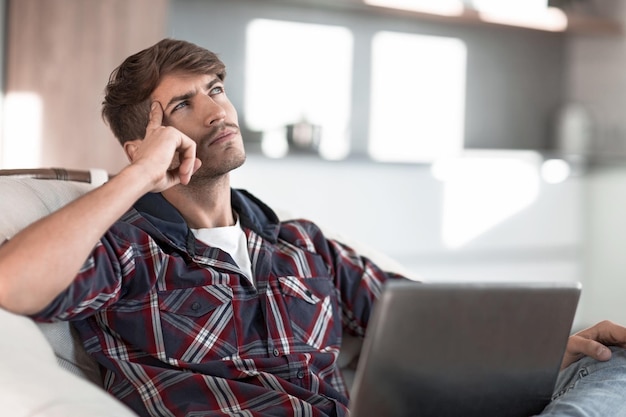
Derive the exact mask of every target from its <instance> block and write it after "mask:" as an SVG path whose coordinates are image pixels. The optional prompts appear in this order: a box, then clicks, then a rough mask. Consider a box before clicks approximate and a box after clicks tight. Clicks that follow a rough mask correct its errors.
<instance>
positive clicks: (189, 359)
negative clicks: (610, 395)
mask: <svg viewBox="0 0 626 417" xmlns="http://www.w3.org/2000/svg"><path fill="white" fill-rule="evenodd" d="M224 77H225V69H224V66H223V64H222V63H221V62H220V61H219V59H218V58H217V57H216V56H215V55H214V54H213V53H211V52H209V51H207V50H205V49H203V48H200V47H197V46H196V45H193V44H190V43H187V42H183V41H176V40H170V39H166V40H163V41H161V42H159V43H157V44H156V45H154V46H152V47H150V48H148V49H146V50H144V51H141V52H139V53H137V54H135V55H133V56H131V57H129V58H128V59H127V60H126V61H124V62H123V63H122V65H121V66H120V67H119V68H118V69H116V71H114V73H113V74H112V76H111V79H110V81H109V84H108V86H107V90H106V97H105V102H104V106H103V115H104V117H105V119H106V120H107V121H108V123H109V125H110V126H111V129H112V130H113V132H114V134H115V135H116V137H117V138H118V139H119V140H120V142H121V143H122V145H123V147H124V149H125V151H126V153H127V155H128V157H129V160H130V164H129V165H128V166H127V167H126V168H124V169H123V170H122V171H121V172H120V173H118V175H116V176H115V177H113V178H112V179H111V180H110V181H109V182H108V183H106V184H105V185H103V186H102V187H100V188H98V189H96V190H94V191H93V192H91V193H89V194H87V195H85V196H84V197H82V198H80V199H78V200H76V201H74V202H72V203H71V204H69V205H68V206H66V207H64V208H63V209H61V210H59V211H57V212H56V213H54V214H52V215H50V216H49V217H47V218H45V219H42V220H40V221H39V222H36V223H35V224H33V225H32V226H30V227H28V228H27V229H25V230H24V231H23V232H21V233H20V234H18V235H16V236H15V237H14V238H13V239H11V240H10V241H9V242H7V243H6V244H4V245H2V246H1V247H0V306H2V307H3V308H5V309H8V310H11V311H14V312H18V313H21V314H28V315H30V316H32V317H34V318H36V319H38V320H73V321H74V322H75V326H76V328H77V329H78V331H79V333H80V335H81V338H82V340H83V342H84V345H85V347H86V349H87V350H88V352H89V353H90V354H91V355H93V356H94V357H95V358H96V359H97V360H98V362H99V363H100V364H101V367H102V370H103V377H104V381H103V382H104V386H105V388H106V389H107V390H108V391H109V392H111V393H112V394H113V395H115V396H116V397H118V398H119V399H120V400H121V401H123V402H124V403H126V404H127V405H129V406H130V407H131V408H132V409H134V410H135V411H136V412H137V413H138V414H139V415H142V416H144V415H145V416H148V415H149V416H186V415H190V416H192V415H196V416H208V415H212V416H213V415H215V416H217V415H255V416H257V415H258V416H261V415H264V416H269V415H273V416H345V415H347V414H348V410H347V404H348V397H347V392H346V389H345V386H344V384H343V380H342V377H341V375H340V372H339V371H338V369H337V365H336V360H337V355H338V352H339V347H340V342H341V336H342V333H343V332H349V333H351V334H354V335H359V336H362V335H364V333H365V329H366V327H367V323H368V319H369V316H370V312H371V308H372V305H373V303H374V301H375V300H376V298H377V296H378V295H379V293H380V289H381V286H382V285H383V283H384V282H385V281H386V280H388V279H395V278H397V276H395V275H393V274H388V273H385V272H383V271H382V270H380V269H379V268H378V267H377V266H376V265H374V264H372V263H371V262H370V261H369V260H368V259H366V258H363V257H361V256H359V255H358V254H357V253H355V252H354V251H353V250H352V249H350V248H349V247H347V246H345V245H343V244H341V243H339V242H336V241H333V240H329V239H326V238H325V237H324V235H323V234H322V233H321V232H320V230H319V229H318V228H317V227H316V226H315V225H314V224H312V223H310V222H307V221H303V220H300V221H289V222H283V223H281V222H279V221H278V219H277V218H276V215H275V214H274V213H273V211H272V210H271V209H270V208H268V207H267V206H266V205H265V204H263V203H262V202H261V201H259V200H258V199H256V198H255V197H254V196H252V195H251V194H249V193H247V192H245V191H240V190H232V189H231V188H230V182H229V172H230V171H231V170H232V169H234V168H237V167H239V166H240V165H241V164H243V163H244V160H245V152H244V148H243V141H242V138H241V134H240V131H239V127H238V121H237V114H236V111H235V109H234V108H233V106H232V104H231V103H230V102H229V100H228V98H227V97H226V94H225V91H224ZM624 342H626V329H624V328H622V327H620V326H617V325H614V324H612V323H608V322H604V323H600V324H599V325H596V326H594V327H592V328H590V329H588V330H585V331H583V332H581V333H579V334H577V335H575V336H573V337H572V338H570V342H569V344H568V351H567V354H566V357H565V359H564V363H563V366H564V367H566V366H567V365H569V364H570V363H573V362H576V361H578V360H579V359H580V358H581V357H583V356H584V355H589V356H591V358H590V359H586V360H585V361H578V362H576V363H577V365H574V367H570V368H568V372H569V373H570V374H572V375H574V376H575V375H582V373H581V372H578V371H579V370H580V369H583V368H582V367H585V368H584V369H591V368H592V367H596V368H602V369H600V370H599V371H598V372H597V373H593V372H592V376H598V377H599V378H600V379H602V378H604V377H605V376H606V374H605V373H603V372H605V371H604V370H605V369H609V368H610V369H611V372H612V373H613V374H615V375H617V376H618V378H615V379H617V380H619V379H620V378H621V379H626V373H625V372H623V371H621V370H620V368H618V367H617V365H619V364H621V363H626V359H624V358H623V357H622V354H621V353H622V352H621V350H620V351H617V354H614V355H613V359H612V360H611V361H609V359H610V358H611V351H610V350H609V349H608V348H607V347H606V346H605V345H623V344H624ZM460 343H462V341H460ZM596 360H600V361H605V362H597V361H596ZM619 361H621V362H619ZM598 364H604V365H605V366H599V365H598ZM587 373H589V372H587ZM564 375H565V376H568V375H569V374H565V373H564ZM587 378H588V379H587V380H590V379H591V378H589V377H587ZM572 381H574V379H573V377H569V376H568V377H567V378H566V379H564V381H563V384H566V385H564V386H568V385H567V384H569V383H570V382H572ZM579 385H580V384H579ZM611 386H613V387H615V386H616V384H615V383H614V381H612V385H611ZM562 391H563V392H566V391H567V392H566V393H565V394H564V395H563V396H562V397H561V399H560V400H559V401H554V402H553V403H552V404H551V407H554V413H555V414H554V415H563V414H559V413H561V410H562V409H563V407H569V405H570V403H573V404H575V405H576V406H579V405H581V404H582V405H584V407H589V409H590V410H594V409H595V408H596V407H598V406H599V404H606V401H598V400H597V399H596V400H595V402H594V398H596V394H597V392H595V391H592V390H584V389H574V390H567V389H563V390H562ZM602 392H603V393H604V392H608V391H606V390H604V388H603V391H602ZM613 392H617V393H618V395H619V394H620V393H621V392H626V391H623V390H621V388H618V389H617V391H615V390H614V391H613ZM559 407H560V408H559ZM619 409H621V408H616V410H619ZM582 415H591V414H582ZM607 415H618V414H617V413H616V412H612V413H609V414H607Z"/></svg>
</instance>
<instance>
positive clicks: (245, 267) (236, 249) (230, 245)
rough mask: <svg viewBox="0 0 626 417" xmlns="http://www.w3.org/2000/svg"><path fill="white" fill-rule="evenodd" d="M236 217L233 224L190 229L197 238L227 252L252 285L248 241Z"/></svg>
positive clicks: (253, 283)
mask: <svg viewBox="0 0 626 417" xmlns="http://www.w3.org/2000/svg"><path fill="white" fill-rule="evenodd" d="M236 217H237V222H236V223H235V225H234V226H226V227H211V228H203V229H191V231H192V233H193V234H194V235H195V236H196V238H197V239H198V240H201V241H202V242H204V243H205V244H207V245H209V246H214V247H218V248H220V249H221V250H223V251H224V252H227V253H228V254H229V255H230V256H231V257H232V258H233V259H234V260H235V263H236V264H237V266H239V268H240V269H241V270H242V271H243V273H244V274H245V275H246V277H247V278H248V279H249V280H250V282H251V283H252V285H255V284H256V283H255V282H254V276H253V275H252V264H251V263H250V255H249V254H248V241H247V239H246V234H245V233H244V231H243V229H242V228H241V225H240V224H239V216H236Z"/></svg>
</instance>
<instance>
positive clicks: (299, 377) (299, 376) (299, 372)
mask: <svg viewBox="0 0 626 417" xmlns="http://www.w3.org/2000/svg"><path fill="white" fill-rule="evenodd" d="M302 378H304V371H298V379H302Z"/></svg>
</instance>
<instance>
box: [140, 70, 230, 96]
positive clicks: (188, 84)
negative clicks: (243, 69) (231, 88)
mask: <svg viewBox="0 0 626 417" xmlns="http://www.w3.org/2000/svg"><path fill="white" fill-rule="evenodd" d="M217 79H219V77H218V76H217V74H192V73H185V72H173V73H169V74H166V75H164V76H163V77H162V78H161V80H160V81H159V83H158V84H157V86H156V88H155V89H154V91H153V92H152V98H153V99H155V98H157V97H158V98H161V99H165V98H171V97H175V96H177V95H180V94H186V93H188V92H190V91H193V90H196V89H198V88H202V87H204V86H206V85H207V84H209V83H211V82H212V81H214V80H217ZM168 96H169V97H168Z"/></svg>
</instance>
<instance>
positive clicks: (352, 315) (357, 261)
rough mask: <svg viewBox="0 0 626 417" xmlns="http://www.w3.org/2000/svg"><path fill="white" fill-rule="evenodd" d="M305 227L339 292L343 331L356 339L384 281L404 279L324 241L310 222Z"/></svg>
mask: <svg viewBox="0 0 626 417" xmlns="http://www.w3.org/2000/svg"><path fill="white" fill-rule="evenodd" d="M304 227H305V228H306V229H308V233H309V234H310V238H311V239H312V241H313V246H314V247H315V248H316V251H317V252H318V253H319V254H320V255H322V256H323V257H324V258H325V260H326V262H327V264H328V266H329V269H330V271H329V272H330V274H331V277H332V278H333V280H334V283H335V287H336V288H337V290H338V292H339V303H340V306H341V310H342V311H341V313H342V324H343V327H344V329H345V330H346V331H347V332H349V333H350V334H353V335H355V336H361V337H362V336H364V335H365V329H366V328H367V324H368V322H369V318H370V315H371V312H372V308H373V305H374V303H375V301H376V300H377V299H378V298H379V297H380V295H381V293H382V291H383V287H384V285H385V282H387V281H388V280H392V279H407V278H406V277H404V276H403V275H400V274H398V273H395V272H390V271H385V270H383V269H382V268H380V267H379V266H378V265H377V264H376V263H374V262H373V261H372V260H371V259H370V258H368V257H367V256H364V255H362V254H360V253H358V252H357V251H356V250H355V249H353V248H352V247H351V246H349V245H347V244H345V243H342V242H340V241H338V240H335V239H329V238H327V237H326V236H325V235H324V233H323V232H322V231H321V230H320V229H319V228H318V227H317V226H316V225H315V224H313V223H307V222H305V223H304Z"/></svg>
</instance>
